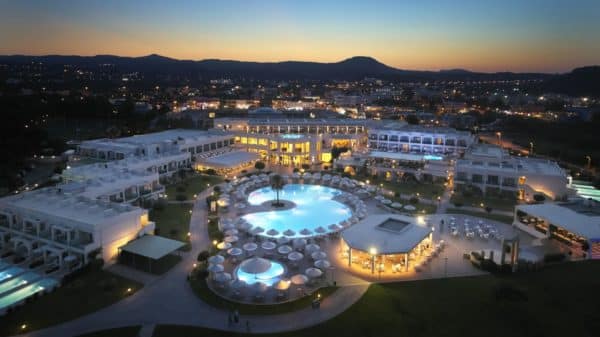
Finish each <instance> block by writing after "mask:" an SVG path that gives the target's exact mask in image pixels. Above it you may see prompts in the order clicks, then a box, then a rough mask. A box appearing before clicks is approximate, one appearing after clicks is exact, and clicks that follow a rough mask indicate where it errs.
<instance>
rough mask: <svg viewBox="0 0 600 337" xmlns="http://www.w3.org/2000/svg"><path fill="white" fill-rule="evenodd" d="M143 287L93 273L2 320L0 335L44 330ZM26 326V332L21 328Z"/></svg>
mask: <svg viewBox="0 0 600 337" xmlns="http://www.w3.org/2000/svg"><path fill="white" fill-rule="evenodd" d="M141 287H142V285H141V284H139V283H137V282H134V281H131V280H128V279H126V278H123V277H121V276H118V275H115V274H112V273H109V272H107V271H104V270H91V271H89V272H87V273H86V274H84V275H81V276H80V277H79V278H77V279H75V280H73V281H72V282H70V283H68V284H66V285H64V286H62V287H60V288H58V289H57V290H56V291H54V292H52V293H50V294H47V295H45V296H42V297H40V298H38V299H35V300H34V301H33V302H31V303H27V304H26V305H24V306H22V307H20V308H18V309H17V310H16V311H15V312H12V313H10V314H8V315H6V316H4V317H2V318H1V319H0V322H2V323H1V324H0V336H8V335H14V334H16V333H22V332H25V331H31V330H37V329H42V328H45V327H48V326H51V325H55V324H58V323H61V322H65V321H69V320H72V319H75V318H77V317H80V316H83V315H86V314H89V313H91V312H94V311H97V310H99V309H101V308H104V307H106V306H109V305H111V304H113V303H115V302H117V301H119V300H121V299H123V298H124V297H125V296H127V289H128V288H131V293H134V292H135V291H137V290H139V289H140V288H141ZM23 324H26V326H27V328H26V330H21V326H22V325H23Z"/></svg>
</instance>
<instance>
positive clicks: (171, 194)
mask: <svg viewBox="0 0 600 337" xmlns="http://www.w3.org/2000/svg"><path fill="white" fill-rule="evenodd" d="M222 181H223V178H221V177H219V176H210V175H194V176H193V177H189V178H186V179H184V180H183V181H181V182H178V183H175V184H171V185H169V186H167V187H166V189H165V192H166V193H167V198H168V200H171V201H172V200H176V198H177V195H178V194H183V195H185V197H186V199H187V200H193V199H194V194H196V195H197V194H200V193H201V192H202V191H204V190H205V189H206V188H208V187H209V186H208V185H209V184H210V186H211V187H212V186H215V185H217V184H219V183H221V182H222ZM178 187H179V188H180V189H183V191H181V192H179V191H178V190H177V188H178Z"/></svg>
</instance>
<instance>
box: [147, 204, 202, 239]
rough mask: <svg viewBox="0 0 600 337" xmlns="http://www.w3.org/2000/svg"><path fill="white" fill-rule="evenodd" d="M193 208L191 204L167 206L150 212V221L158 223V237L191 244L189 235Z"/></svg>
mask: <svg viewBox="0 0 600 337" xmlns="http://www.w3.org/2000/svg"><path fill="white" fill-rule="evenodd" d="M192 207H193V206H192V205H191V204H165V205H164V206H163V207H162V208H158V209H151V210H150V221H154V222H155V223H156V229H158V235H160V236H164V237H167V238H170V239H174V240H179V241H183V242H189V238H188V236H187V233H188V231H189V229H190V219H191V217H192V215H191V214H190V211H191V210H192Z"/></svg>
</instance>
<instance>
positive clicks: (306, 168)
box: [302, 164, 310, 170]
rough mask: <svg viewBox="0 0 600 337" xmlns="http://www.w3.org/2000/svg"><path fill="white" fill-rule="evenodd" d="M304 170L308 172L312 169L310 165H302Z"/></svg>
mask: <svg viewBox="0 0 600 337" xmlns="http://www.w3.org/2000/svg"><path fill="white" fill-rule="evenodd" d="M302 169H303V170H308V169H310V165H309V164H302Z"/></svg>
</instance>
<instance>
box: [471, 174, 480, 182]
mask: <svg viewBox="0 0 600 337" xmlns="http://www.w3.org/2000/svg"><path fill="white" fill-rule="evenodd" d="M471 181H472V182H474V183H476V184H481V183H483V176H482V175H481V174H474V175H472V176H471Z"/></svg>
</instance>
